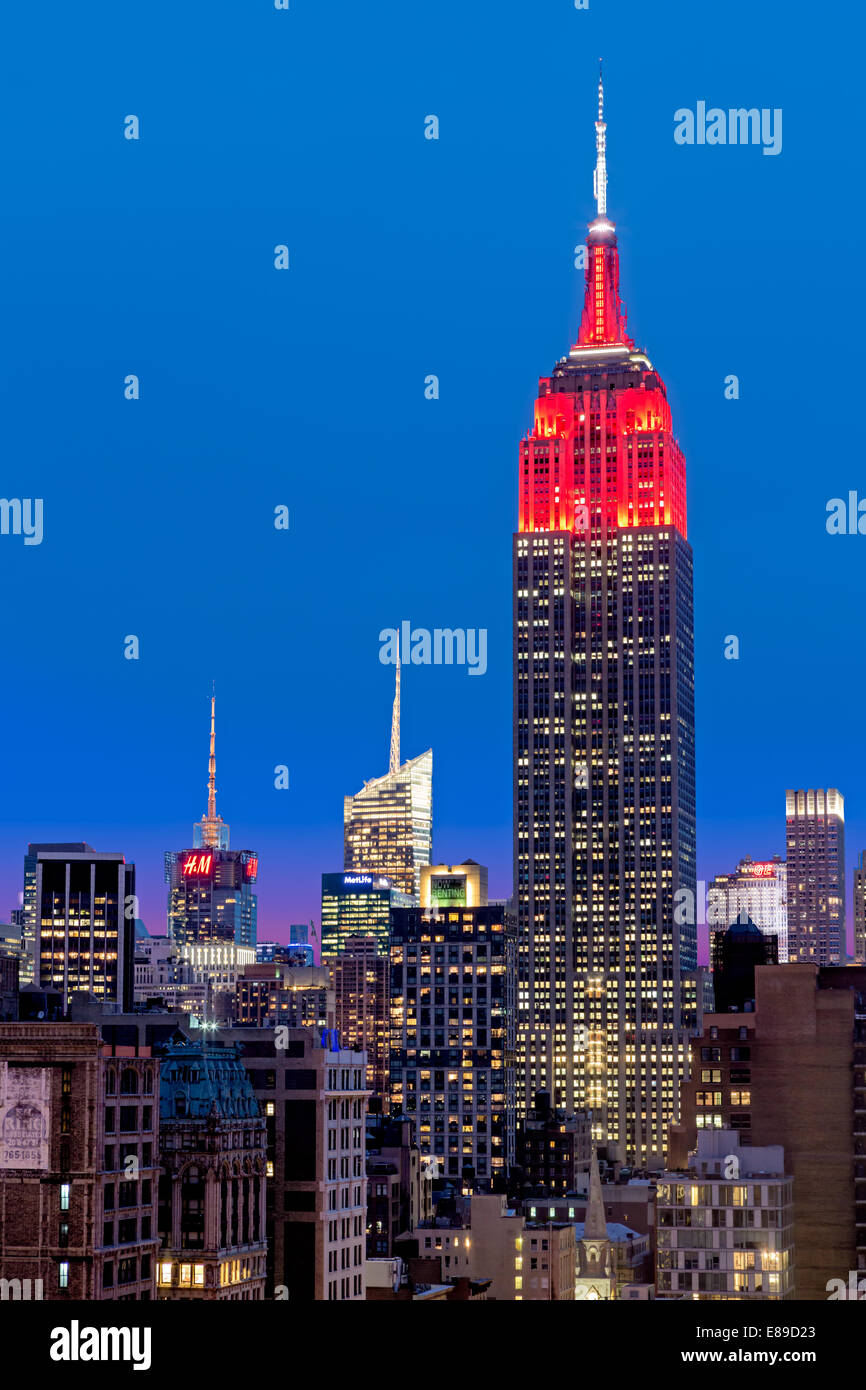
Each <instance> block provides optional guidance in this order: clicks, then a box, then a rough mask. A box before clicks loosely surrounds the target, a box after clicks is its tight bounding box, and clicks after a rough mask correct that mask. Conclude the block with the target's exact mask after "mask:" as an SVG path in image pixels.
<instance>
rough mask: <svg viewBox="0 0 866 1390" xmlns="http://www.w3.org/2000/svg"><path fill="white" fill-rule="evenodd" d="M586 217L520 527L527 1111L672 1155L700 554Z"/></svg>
mask: <svg viewBox="0 0 866 1390" xmlns="http://www.w3.org/2000/svg"><path fill="white" fill-rule="evenodd" d="M602 98H603V93H602V87H601V82H599V109H598V120H597V122H596V149H597V159H596V175H595V193H596V201H597V214H598V215H597V216H596V217H595V219H594V220H593V221H592V222H591V223H590V226H589V230H588V233H587V245H586V253H587V262H586V290H585V300H584V309H583V317H582V320H581V325H580V332H579V336H578V341H577V343H576V345H575V346H574V347H573V348H572V349H571V351H570V352H569V353H568V355H567V356H565V357H563V358H562V359H561V360H560V361H559V362H557V364H556V366H555V368H554V370H553V373H552V375H551V376H549V377H543V378H542V379H541V381H540V383H539V394H538V399H537V401H536V406H535V420H534V425H533V428H532V430H531V431H530V432H529V433H528V434H527V436H526V438H525V439H524V440H523V442H522V443H521V445H520V453H519V468H520V483H519V498H520V507H519V530H518V533H517V534H516V535H515V537H514V677H515V679H514V825H515V840H514V883H515V894H516V901H517V908H518V914H519V1000H518V1009H519V1036H518V1068H519V1074H520V1088H521V1089H520V1096H519V1106H520V1108H521V1109H522V1111H523V1112H524V1113H525V1111H526V1110H527V1109H528V1108H529V1106H530V1105H531V1103H532V1097H533V1095H534V1094H535V1093H536V1092H537V1091H539V1090H544V1091H547V1092H549V1094H550V1097H551V1102H552V1104H553V1105H554V1106H557V1107H562V1108H563V1109H565V1110H567V1111H569V1112H576V1111H581V1110H590V1111H591V1112H592V1115H593V1134H594V1137H595V1138H596V1140H597V1141H598V1143H599V1145H600V1146H604V1147H605V1148H606V1150H607V1156H608V1157H609V1158H610V1157H613V1156H614V1155H615V1154H618V1155H619V1156H620V1157H621V1158H624V1159H628V1160H629V1161H630V1162H634V1163H637V1164H640V1165H660V1164H661V1163H662V1162H663V1157H664V1152H665V1145H666V1135H667V1126H668V1124H669V1122H670V1120H671V1119H672V1118H674V1117H675V1115H676V1113H677V1106H678V1095H679V1081H680V1078H681V1076H682V1075H684V1074H685V1071H686V1067H687V1058H688V1031H687V1030H688V1027H689V1026H693V1025H694V1023H695V1019H696V1013H697V997H696V983H697V981H696V976H695V974H694V972H695V969H696V964H697V939H696V927H695V925H694V918H695V914H694V913H691V914H685V916H686V919H687V920H686V921H685V923H684V924H682V925H681V924H679V922H678V921H677V920H676V917H675V896H674V895H675V893H677V892H678V890H684V889H685V890H687V892H688V893H690V894H691V895H692V897H691V901H692V902H694V894H695V889H696V883H695V764H694V741H695V733H694V698H693V687H694V676H693V631H692V552H691V548H690V546H689V543H688V540H687V538H686V481H685V461H684V459H683V455H682V453H681V451H680V448H679V445H678V444H677V441H676V438H675V436H674V433H673V426H672V421H671V411H670V406H669V404H668V400H667V394H666V391H665V386H664V382H663V381H662V379H661V377H660V376H659V374H658V372H657V371H655V370H654V368H653V366H652V363H651V362H650V360H649V358H648V357H647V355H646V353H645V352H643V351H637V350H636V349H635V347H634V344H633V341H632V339H631V338H630V337H629V336H628V333H627V331H626V320H625V311H624V308H623V305H622V303H621V301H620V297H619V253H618V250H617V239H616V231H615V228H614V226H613V224H612V223H611V222H610V221H609V220H608V217H607V202H606V193H607V173H606V159H605V143H606V126H605V122H604V116H603V104H602Z"/></svg>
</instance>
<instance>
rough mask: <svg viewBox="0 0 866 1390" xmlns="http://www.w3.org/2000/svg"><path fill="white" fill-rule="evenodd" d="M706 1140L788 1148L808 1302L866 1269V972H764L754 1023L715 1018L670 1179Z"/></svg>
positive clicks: (677, 1131) (698, 1054)
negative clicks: (724, 1136) (723, 1135)
mask: <svg viewBox="0 0 866 1390" xmlns="http://www.w3.org/2000/svg"><path fill="white" fill-rule="evenodd" d="M706 1130H714V1131H720V1130H733V1131H734V1132H735V1133H736V1134H737V1135H738V1136H739V1138H740V1140H741V1142H742V1143H743V1144H744V1145H746V1144H752V1145H756V1146H760V1147H766V1146H771V1145H780V1146H781V1147H782V1148H783V1150H784V1155H785V1172H786V1174H788V1175H790V1176H791V1177H792V1178H793V1194H794V1248H795V1258H796V1292H795V1295H794V1296H795V1297H796V1298H797V1299H815V1298H819V1299H823V1298H826V1297H827V1286H828V1281H829V1280H831V1279H835V1278H842V1279H847V1278H848V1273H849V1271H851V1270H854V1269H858V1268H859V1269H866V969H864V968H862V967H860V966H837V967H827V968H824V969H820V970H819V969H818V967H817V966H815V965H812V964H793V963H789V964H787V965H776V966H770V965H765V966H757V967H756V968H755V1009H754V1012H753V1013H747V1014H730V1013H728V1014H708V1015H706V1016H705V1018H704V1032H703V1034H702V1035H701V1036H700V1037H697V1038H695V1039H694V1040H693V1043H692V1069H691V1080H690V1081H689V1082H688V1083H686V1085H685V1086H684V1087H683V1088H682V1118H681V1122H680V1124H678V1125H676V1126H672V1127H671V1133H670V1147H669V1153H668V1169H669V1170H677V1171H680V1170H685V1168H686V1167H687V1163H688V1156H689V1154H690V1153H693V1152H694V1151H695V1150H696V1148H697V1139H698V1136H699V1134H700V1133H701V1131H706Z"/></svg>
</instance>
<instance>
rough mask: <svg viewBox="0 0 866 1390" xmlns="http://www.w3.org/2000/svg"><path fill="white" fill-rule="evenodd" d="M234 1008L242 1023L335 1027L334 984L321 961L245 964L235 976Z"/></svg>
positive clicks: (262, 1025) (255, 1025) (251, 1024)
mask: <svg viewBox="0 0 866 1390" xmlns="http://www.w3.org/2000/svg"><path fill="white" fill-rule="evenodd" d="M234 1012H235V1018H236V1020H237V1022H238V1024H239V1025H241V1026H243V1027H254V1028H263V1027H268V1026H270V1027H276V1026H277V1025H278V1024H283V1025H284V1026H285V1027H287V1028H307V1027H309V1028H334V1027H336V1011H335V1007H334V986H333V983H332V981H331V977H330V974H329V972H328V970H327V968H326V967H325V966H321V965H282V964H280V963H278V962H274V963H273V964H262V965H257V964H253V965H248V966H247V967H246V969H245V970H244V971H243V973H242V974H241V975H239V977H238V980H237V985H236V996H235V1010H234Z"/></svg>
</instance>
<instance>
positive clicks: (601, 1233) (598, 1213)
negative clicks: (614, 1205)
mask: <svg viewBox="0 0 866 1390" xmlns="http://www.w3.org/2000/svg"><path fill="white" fill-rule="evenodd" d="M583 1238H584V1240H607V1218H606V1217H605V1214H604V1198H603V1197H602V1195H601V1176H600V1174H599V1171H598V1156H597V1153H596V1147H595V1140H593V1143H592V1159H591V1161H590V1165H589V1201H588V1202H587V1205H586V1220H585V1222H584V1225H583Z"/></svg>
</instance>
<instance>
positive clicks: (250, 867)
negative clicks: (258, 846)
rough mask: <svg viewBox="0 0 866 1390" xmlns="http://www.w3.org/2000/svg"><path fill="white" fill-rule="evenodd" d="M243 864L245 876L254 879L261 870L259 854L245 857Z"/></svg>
mask: <svg viewBox="0 0 866 1390" xmlns="http://www.w3.org/2000/svg"><path fill="white" fill-rule="evenodd" d="M243 866H244V878H251V879H254V878H255V877H256V875H257V874H258V872H259V856H258V855H257V854H251V855H249V856H248V858H246V859H243Z"/></svg>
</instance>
